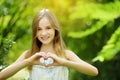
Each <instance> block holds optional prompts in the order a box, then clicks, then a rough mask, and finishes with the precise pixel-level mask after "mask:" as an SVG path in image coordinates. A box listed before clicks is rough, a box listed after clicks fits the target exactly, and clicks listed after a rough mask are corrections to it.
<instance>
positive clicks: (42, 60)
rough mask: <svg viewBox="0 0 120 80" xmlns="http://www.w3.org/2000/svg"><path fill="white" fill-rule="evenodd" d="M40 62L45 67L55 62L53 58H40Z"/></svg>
mask: <svg viewBox="0 0 120 80" xmlns="http://www.w3.org/2000/svg"><path fill="white" fill-rule="evenodd" d="M39 61H40V62H41V63H43V64H45V65H48V64H52V63H53V62H54V61H53V59H52V58H47V59H44V58H43V57H42V58H40V60H39Z"/></svg>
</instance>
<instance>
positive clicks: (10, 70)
mask: <svg viewBox="0 0 120 80" xmlns="http://www.w3.org/2000/svg"><path fill="white" fill-rule="evenodd" d="M26 54H27V52H26V51H25V52H24V53H23V54H22V55H21V56H20V57H19V58H18V59H17V60H16V61H15V62H14V63H13V64H11V65H10V66H8V67H7V68H5V69H3V70H2V71H1V72H0V80H6V79H7V78H9V77H11V76H12V75H14V74H15V73H16V72H18V71H19V70H21V69H23V68H25V67H27V66H29V65H33V64H39V65H40V64H41V63H40V62H39V60H38V59H39V58H40V57H41V56H43V54H41V53H36V54H35V55H33V56H31V57H29V58H27V59H25V55H26Z"/></svg>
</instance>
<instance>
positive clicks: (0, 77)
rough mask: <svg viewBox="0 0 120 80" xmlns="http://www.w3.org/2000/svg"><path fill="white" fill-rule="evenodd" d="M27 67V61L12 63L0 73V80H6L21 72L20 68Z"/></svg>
mask: <svg viewBox="0 0 120 80" xmlns="http://www.w3.org/2000/svg"><path fill="white" fill-rule="evenodd" d="M28 65H29V61H28V60H23V61H21V62H17V63H13V64H11V65H10V66H8V67H7V68H5V69H3V70H2V71H1V72H0V80H6V79H7V78H9V77H11V76H12V75H14V74H15V73H16V72H18V71H19V70H21V69H22V68H24V67H26V66H28Z"/></svg>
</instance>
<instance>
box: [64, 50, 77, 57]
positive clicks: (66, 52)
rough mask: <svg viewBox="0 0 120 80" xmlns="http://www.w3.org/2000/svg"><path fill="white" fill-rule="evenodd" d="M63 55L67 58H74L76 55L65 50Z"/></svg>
mask: <svg viewBox="0 0 120 80" xmlns="http://www.w3.org/2000/svg"><path fill="white" fill-rule="evenodd" d="M65 55H66V57H67V58H71V57H74V56H75V55H76V54H75V53H74V52H73V51H71V50H65Z"/></svg>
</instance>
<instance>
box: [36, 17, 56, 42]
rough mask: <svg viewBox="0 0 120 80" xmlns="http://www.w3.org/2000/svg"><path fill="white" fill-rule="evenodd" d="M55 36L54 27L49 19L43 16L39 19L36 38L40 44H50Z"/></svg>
mask: <svg viewBox="0 0 120 80" xmlns="http://www.w3.org/2000/svg"><path fill="white" fill-rule="evenodd" d="M54 36H55V29H53V27H52V26H51V24H50V22H49V20H48V19H47V18H46V17H43V18H42V19H41V20H40V21H39V26H38V29H37V38H38V40H39V41H40V42H41V43H42V44H50V43H52V42H53V39H54Z"/></svg>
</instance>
